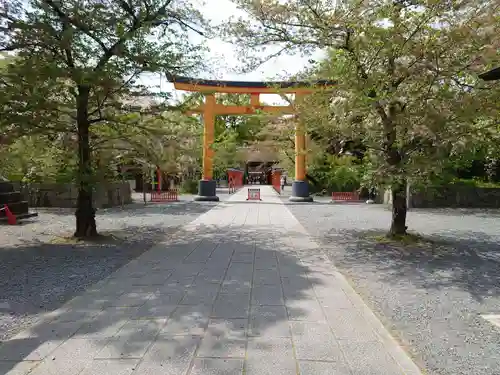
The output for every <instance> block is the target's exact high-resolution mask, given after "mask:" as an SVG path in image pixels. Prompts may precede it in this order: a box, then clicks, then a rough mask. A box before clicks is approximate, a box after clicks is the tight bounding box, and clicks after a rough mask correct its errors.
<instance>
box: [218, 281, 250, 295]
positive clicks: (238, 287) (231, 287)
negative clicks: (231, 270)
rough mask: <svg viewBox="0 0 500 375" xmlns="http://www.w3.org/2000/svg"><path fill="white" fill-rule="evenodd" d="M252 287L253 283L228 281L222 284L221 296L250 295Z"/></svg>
mask: <svg viewBox="0 0 500 375" xmlns="http://www.w3.org/2000/svg"><path fill="white" fill-rule="evenodd" d="M251 287H252V282H251V280H250V281H241V280H226V281H224V282H223V283H222V287H221V290H220V293H221V294H233V293H234V294H236V293H248V294H250V289H251Z"/></svg>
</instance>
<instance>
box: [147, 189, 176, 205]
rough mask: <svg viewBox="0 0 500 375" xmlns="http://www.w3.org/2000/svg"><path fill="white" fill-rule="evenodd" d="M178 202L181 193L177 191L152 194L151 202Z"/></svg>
mask: <svg viewBox="0 0 500 375" xmlns="http://www.w3.org/2000/svg"><path fill="white" fill-rule="evenodd" d="M178 200H179V192H178V191H177V190H176V189H171V190H167V191H152V192H151V202H177V201H178Z"/></svg>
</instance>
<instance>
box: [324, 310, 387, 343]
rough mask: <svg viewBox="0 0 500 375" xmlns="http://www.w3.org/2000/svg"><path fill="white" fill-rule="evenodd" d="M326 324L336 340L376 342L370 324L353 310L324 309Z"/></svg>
mask: <svg viewBox="0 0 500 375" xmlns="http://www.w3.org/2000/svg"><path fill="white" fill-rule="evenodd" d="M324 312H325V315H326V318H327V320H328V323H329V324H330V327H331V329H332V332H333V334H334V336H335V337H336V338H337V339H338V340H354V341H359V342H362V341H376V340H377V336H376V334H375V332H374V331H373V329H372V327H371V326H370V324H369V323H368V322H367V321H366V320H365V319H364V318H363V317H362V316H361V315H360V314H359V313H358V311H356V310H354V309H337V308H330V307H326V308H324Z"/></svg>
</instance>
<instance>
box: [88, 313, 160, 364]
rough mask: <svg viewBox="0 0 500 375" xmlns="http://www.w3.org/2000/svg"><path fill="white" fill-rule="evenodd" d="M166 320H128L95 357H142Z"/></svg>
mask: <svg viewBox="0 0 500 375" xmlns="http://www.w3.org/2000/svg"><path fill="white" fill-rule="evenodd" d="M166 321H167V320H166V319H154V320H130V321H128V322H127V323H126V324H125V325H124V326H123V327H122V328H121V329H120V330H119V331H118V332H117V334H116V335H114V336H113V337H112V338H111V339H110V341H109V342H108V343H107V344H106V346H105V347H104V348H103V349H102V350H101V351H100V352H99V353H98V354H97V356H95V357H94V358H95V359H120V358H142V356H144V354H145V353H146V351H147V350H148V348H149V346H150V345H151V344H152V343H153V341H154V339H155V337H156V335H157V334H158V332H160V330H161V329H162V328H163V326H164V325H165V323H166Z"/></svg>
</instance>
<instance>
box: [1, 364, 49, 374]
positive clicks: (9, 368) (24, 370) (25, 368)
mask: <svg viewBox="0 0 500 375" xmlns="http://www.w3.org/2000/svg"><path fill="white" fill-rule="evenodd" d="M39 363H40V362H38V361H24V362H0V374H4V375H27V374H28V373H29V372H30V371H31V369H32V368H34V367H35V366H37V365H38V364H39Z"/></svg>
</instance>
